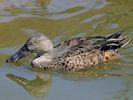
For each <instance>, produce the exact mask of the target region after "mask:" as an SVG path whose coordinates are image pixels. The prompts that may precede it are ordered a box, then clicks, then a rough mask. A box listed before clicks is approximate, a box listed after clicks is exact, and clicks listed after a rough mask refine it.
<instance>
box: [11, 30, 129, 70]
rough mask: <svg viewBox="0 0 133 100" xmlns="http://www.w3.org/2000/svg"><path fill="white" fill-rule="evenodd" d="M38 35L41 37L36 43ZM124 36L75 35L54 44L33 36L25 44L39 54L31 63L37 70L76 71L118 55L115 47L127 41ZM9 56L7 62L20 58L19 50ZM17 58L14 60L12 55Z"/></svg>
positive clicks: (28, 48) (119, 34)
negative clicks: (76, 36) (75, 36)
mask: <svg viewBox="0 0 133 100" xmlns="http://www.w3.org/2000/svg"><path fill="white" fill-rule="evenodd" d="M38 38H41V39H40V41H39V42H38V43H37V42H35V41H37V39H38ZM128 41H129V40H128V38H127V37H122V36H121V33H120V32H118V33H113V34H111V35H109V36H103V37H102V36H96V37H87V38H85V37H78V38H73V39H70V40H67V41H65V42H64V43H62V44H59V45H57V46H55V47H53V44H52V42H51V41H50V40H49V39H48V38H47V37H46V36H40V37H32V38H30V39H29V40H28V41H27V43H26V44H25V45H26V47H25V45H24V47H25V49H27V50H28V51H30V52H31V51H32V52H33V51H35V52H36V53H37V54H38V56H37V57H36V58H35V59H34V60H33V61H32V65H33V66H34V67H37V68H39V69H63V70H66V71H70V70H71V71H75V70H80V69H84V68H89V67H92V66H95V65H97V64H99V63H102V62H104V61H108V60H110V59H114V58H117V57H118V55H119V54H118V53H117V49H118V48H120V47H123V46H124V45H126V44H127V43H128ZM24 47H22V48H21V49H20V50H19V51H18V52H17V53H16V54H15V55H13V56H12V57H10V59H8V62H13V61H17V60H18V59H20V58H21V57H19V56H18V53H20V51H22V49H23V48H24ZM16 55H17V56H18V57H16V58H17V60H16V59H15V56H16ZM24 56H25V55H24Z"/></svg>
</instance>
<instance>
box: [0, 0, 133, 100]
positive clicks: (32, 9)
mask: <svg viewBox="0 0 133 100" xmlns="http://www.w3.org/2000/svg"><path fill="white" fill-rule="evenodd" d="M132 4H133V0H0V34H1V36H0V100H55V99H56V100H133V42H132V41H131V42H130V44H129V45H128V46H126V47H125V48H123V49H120V52H121V55H122V56H121V58H120V59H119V60H115V61H112V62H109V63H105V64H101V65H98V66H97V67H96V68H92V69H88V70H85V71H80V72H73V73H72V72H69V73H64V72H53V73H52V72H41V71H40V72H39V71H34V70H32V68H31V66H30V60H31V58H32V55H31V56H30V57H27V58H25V59H22V60H20V61H19V62H17V63H15V64H7V63H5V60H6V59H7V58H8V57H9V56H10V55H12V54H13V53H14V52H16V51H17V50H18V49H19V48H20V46H21V45H22V44H23V43H24V42H25V41H26V39H27V38H28V37H30V36H31V35H33V34H36V33H44V34H46V35H47V36H48V37H50V38H51V39H53V41H54V43H55V44H57V43H59V42H61V41H64V40H67V39H70V38H72V37H76V36H94V35H107V34H109V33H112V32H117V31H120V30H123V29H124V30H125V31H124V34H125V35H127V36H128V37H130V39H131V40H132V39H133V8H132Z"/></svg>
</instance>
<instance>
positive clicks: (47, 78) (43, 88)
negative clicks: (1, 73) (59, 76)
mask: <svg viewBox="0 0 133 100" xmlns="http://www.w3.org/2000/svg"><path fill="white" fill-rule="evenodd" d="M36 74H37V75H36V79H34V80H28V79H26V78H23V77H21V76H16V75H14V74H7V75H6V76H7V77H8V78H9V79H11V80H13V81H14V82H16V83H17V84H19V85H20V86H22V87H23V88H24V89H25V90H26V91H27V92H28V93H30V94H31V95H33V96H35V97H39V98H42V97H44V96H45V95H46V94H47V93H48V91H49V88H50V86H51V75H50V74H42V73H36Z"/></svg>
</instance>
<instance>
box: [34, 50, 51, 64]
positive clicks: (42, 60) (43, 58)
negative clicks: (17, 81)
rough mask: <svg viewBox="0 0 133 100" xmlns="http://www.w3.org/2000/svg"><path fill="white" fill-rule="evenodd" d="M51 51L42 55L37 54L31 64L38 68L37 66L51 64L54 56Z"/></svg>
mask: <svg viewBox="0 0 133 100" xmlns="http://www.w3.org/2000/svg"><path fill="white" fill-rule="evenodd" d="M53 54H54V53H53V51H49V52H46V53H43V54H38V56H37V57H36V58H35V59H34V60H33V61H32V64H33V65H34V66H39V65H42V64H43V65H45V64H47V63H50V62H52V60H53V58H54V55H53Z"/></svg>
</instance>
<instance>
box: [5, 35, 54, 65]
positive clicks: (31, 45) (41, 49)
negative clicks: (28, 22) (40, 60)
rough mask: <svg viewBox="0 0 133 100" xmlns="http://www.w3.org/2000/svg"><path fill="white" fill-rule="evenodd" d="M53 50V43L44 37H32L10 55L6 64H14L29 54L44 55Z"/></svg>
mask: <svg viewBox="0 0 133 100" xmlns="http://www.w3.org/2000/svg"><path fill="white" fill-rule="evenodd" d="M52 50H53V43H52V42H51V41H50V40H49V38H48V37H46V36H44V35H40V36H33V37H31V38H29V39H28V40H27V42H26V43H25V44H24V45H23V46H22V47H21V48H20V50H19V51H18V52H16V53H15V54H14V55H12V56H11V57H10V58H9V59H7V61H6V62H16V61H18V60H19V59H21V58H23V57H26V56H28V55H29V54H31V53H37V54H39V53H45V52H49V51H52Z"/></svg>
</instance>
